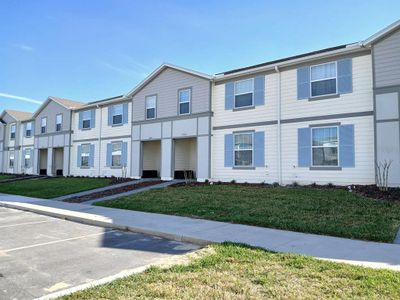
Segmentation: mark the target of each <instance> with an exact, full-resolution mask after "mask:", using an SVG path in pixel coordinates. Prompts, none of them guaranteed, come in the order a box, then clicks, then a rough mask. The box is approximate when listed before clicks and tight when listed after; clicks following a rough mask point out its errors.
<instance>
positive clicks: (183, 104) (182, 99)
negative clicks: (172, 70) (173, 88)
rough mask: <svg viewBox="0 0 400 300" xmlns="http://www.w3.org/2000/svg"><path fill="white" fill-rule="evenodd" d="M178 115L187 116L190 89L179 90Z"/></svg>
mask: <svg viewBox="0 0 400 300" xmlns="http://www.w3.org/2000/svg"><path fill="white" fill-rule="evenodd" d="M178 98H179V114H180V115H184V114H189V113H190V101H191V98H192V93H191V89H184V90H179V92H178Z"/></svg>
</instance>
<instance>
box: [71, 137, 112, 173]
mask: <svg viewBox="0 0 400 300" xmlns="http://www.w3.org/2000/svg"><path fill="white" fill-rule="evenodd" d="M82 144H92V145H94V161H93V167H86V168H85V167H78V162H77V161H78V150H77V149H78V146H79V145H82ZM100 165H105V163H103V162H102V161H100V148H99V141H98V140H96V141H87V142H74V143H73V146H72V147H71V165H70V168H71V175H74V176H90V177H97V176H104V175H102V172H100Z"/></svg>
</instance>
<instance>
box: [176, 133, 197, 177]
mask: <svg viewBox="0 0 400 300" xmlns="http://www.w3.org/2000/svg"><path fill="white" fill-rule="evenodd" d="M196 170H197V139H196V138H184V139H176V140H174V178H175V179H195V178H196Z"/></svg>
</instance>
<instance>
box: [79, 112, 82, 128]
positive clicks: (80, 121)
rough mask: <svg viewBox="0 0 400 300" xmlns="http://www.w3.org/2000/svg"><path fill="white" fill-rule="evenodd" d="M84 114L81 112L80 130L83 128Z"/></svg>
mask: <svg viewBox="0 0 400 300" xmlns="http://www.w3.org/2000/svg"><path fill="white" fill-rule="evenodd" d="M82 114H83V112H81V111H80V112H79V129H82V128H83V116H82Z"/></svg>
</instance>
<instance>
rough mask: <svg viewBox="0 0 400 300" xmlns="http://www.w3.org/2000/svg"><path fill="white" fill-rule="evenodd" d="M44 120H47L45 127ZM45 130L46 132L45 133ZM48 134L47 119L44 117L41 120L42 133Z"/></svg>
mask: <svg viewBox="0 0 400 300" xmlns="http://www.w3.org/2000/svg"><path fill="white" fill-rule="evenodd" d="M43 120H45V123H46V124H45V125H44V126H43ZM43 128H44V131H43ZM46 132H47V117H43V118H41V119H40V133H41V134H45V133H46Z"/></svg>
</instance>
